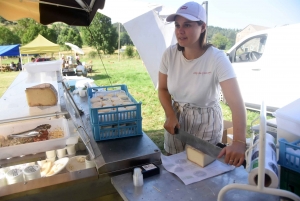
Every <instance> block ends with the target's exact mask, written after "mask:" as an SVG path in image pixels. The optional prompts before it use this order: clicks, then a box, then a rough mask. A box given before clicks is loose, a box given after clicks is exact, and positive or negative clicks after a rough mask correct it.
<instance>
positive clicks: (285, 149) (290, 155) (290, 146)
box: [278, 138, 300, 173]
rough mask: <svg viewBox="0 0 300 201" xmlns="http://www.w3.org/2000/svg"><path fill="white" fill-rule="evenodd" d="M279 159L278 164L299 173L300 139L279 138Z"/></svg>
mask: <svg viewBox="0 0 300 201" xmlns="http://www.w3.org/2000/svg"><path fill="white" fill-rule="evenodd" d="M278 141H279V160H278V164H279V165H281V166H283V167H286V168H288V169H291V170H293V171H295V172H298V173H300V140H297V141H294V142H288V141H286V140H285V139H283V138H282V139H279V140H278Z"/></svg>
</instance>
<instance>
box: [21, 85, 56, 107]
mask: <svg viewBox="0 0 300 201" xmlns="http://www.w3.org/2000/svg"><path fill="white" fill-rule="evenodd" d="M25 93H26V97H27V104H28V106H29V107H34V106H53V105H56V104H57V101H58V95H57V91H56V89H55V87H54V86H53V85H52V84H49V83H44V84H39V85H36V86H32V87H29V88H26V90H25Z"/></svg>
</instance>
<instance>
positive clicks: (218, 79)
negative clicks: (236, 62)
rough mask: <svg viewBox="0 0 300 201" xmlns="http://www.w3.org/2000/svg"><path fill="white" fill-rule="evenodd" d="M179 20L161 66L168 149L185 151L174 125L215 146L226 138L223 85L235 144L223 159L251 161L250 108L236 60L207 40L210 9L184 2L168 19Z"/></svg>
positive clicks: (170, 151) (229, 147)
mask: <svg viewBox="0 0 300 201" xmlns="http://www.w3.org/2000/svg"><path fill="white" fill-rule="evenodd" d="M167 21H168V22H172V21H174V22H175V35H176V38H177V42H178V43H177V44H176V45H173V46H170V47H169V48H167V50H166V51H165V52H164V55H163V57H162V61H161V65H160V70H159V87H158V95H159V100H160V102H161V105H162V107H163V109H164V111H165V115H166V121H165V124H164V128H165V134H164V140H165V141H164V148H165V150H166V152H168V153H169V154H175V153H178V152H181V151H184V148H185V144H184V143H182V142H181V141H179V140H178V139H176V138H175V137H174V136H173V134H174V128H175V127H177V128H180V127H183V129H184V130H185V131H187V132H188V133H190V134H191V135H194V136H197V137H199V138H201V139H204V140H206V141H208V142H210V143H212V144H216V143H218V142H220V141H221V138H222V133H223V116H222V110H221V107H220V104H219V92H220V86H221V88H222V92H223V94H224V96H225V98H226V101H227V103H228V105H229V107H230V109H231V112H232V121H233V135H234V137H233V143H232V145H231V146H228V147H226V148H224V149H223V150H222V151H221V152H220V154H219V157H222V156H223V155H225V162H226V163H228V164H230V165H235V166H240V165H241V164H242V163H243V161H244V159H245V155H244V153H245V147H246V137H245V135H246V110H245V107H244V102H243V100H242V97H241V93H240V91H239V86H238V83H237V80H236V77H235V73H234V70H233V68H232V66H231V63H230V61H229V60H228V58H227V57H226V55H225V54H224V52H223V51H221V50H218V49H217V48H215V47H213V46H212V45H210V44H206V42H205V40H206V24H205V22H206V12H205V9H204V8H203V7H202V6H201V5H200V4H198V3H196V2H188V3H186V4H184V5H183V6H181V7H180V8H179V9H178V10H177V12H176V13H175V14H172V15H170V16H168V17H167Z"/></svg>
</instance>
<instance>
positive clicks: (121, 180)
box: [111, 165, 280, 201]
mask: <svg viewBox="0 0 300 201" xmlns="http://www.w3.org/2000/svg"><path fill="white" fill-rule="evenodd" d="M159 168H160V174H159V175H155V176H152V177H149V178H146V179H144V185H143V186H142V187H135V186H134V185H133V181H132V174H131V173H126V174H122V175H118V176H114V177H112V178H111V182H112V184H113V186H114V187H115V188H116V190H117V191H118V193H119V194H120V195H121V197H122V198H123V199H124V200H130V201H154V200H157V201H177V200H178V201H179V200H180V201H182V200H184V201H196V200H197V201H215V200H217V198H218V193H219V191H220V190H221V188H223V187H224V186H226V185H227V184H231V183H241V184H245V183H246V182H247V181H248V180H247V178H248V174H247V172H246V171H245V170H244V169H243V168H242V167H239V168H236V169H234V170H233V171H230V172H228V173H225V174H221V175H219V176H216V177H212V178H209V179H205V180H203V181H200V182H196V183H193V184H190V185H184V183H183V182H182V181H181V180H180V179H179V178H178V177H177V176H176V175H175V174H172V173H170V172H168V171H167V170H165V169H164V167H163V166H162V165H159ZM224 200H225V201H279V200H280V198H279V197H278V196H272V195H267V194H262V193H255V192H251V191H244V190H231V191H228V192H227V193H226V195H225V198H224Z"/></svg>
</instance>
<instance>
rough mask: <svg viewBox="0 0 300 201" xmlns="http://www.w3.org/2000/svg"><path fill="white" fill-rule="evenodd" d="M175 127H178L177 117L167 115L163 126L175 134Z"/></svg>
mask: <svg viewBox="0 0 300 201" xmlns="http://www.w3.org/2000/svg"><path fill="white" fill-rule="evenodd" d="M175 127H177V128H180V125H179V122H178V119H177V117H176V116H175V115H172V116H170V117H167V119H166V121H165V124H164V128H165V129H166V130H167V131H168V132H169V133H170V134H172V135H174V134H175Z"/></svg>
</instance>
